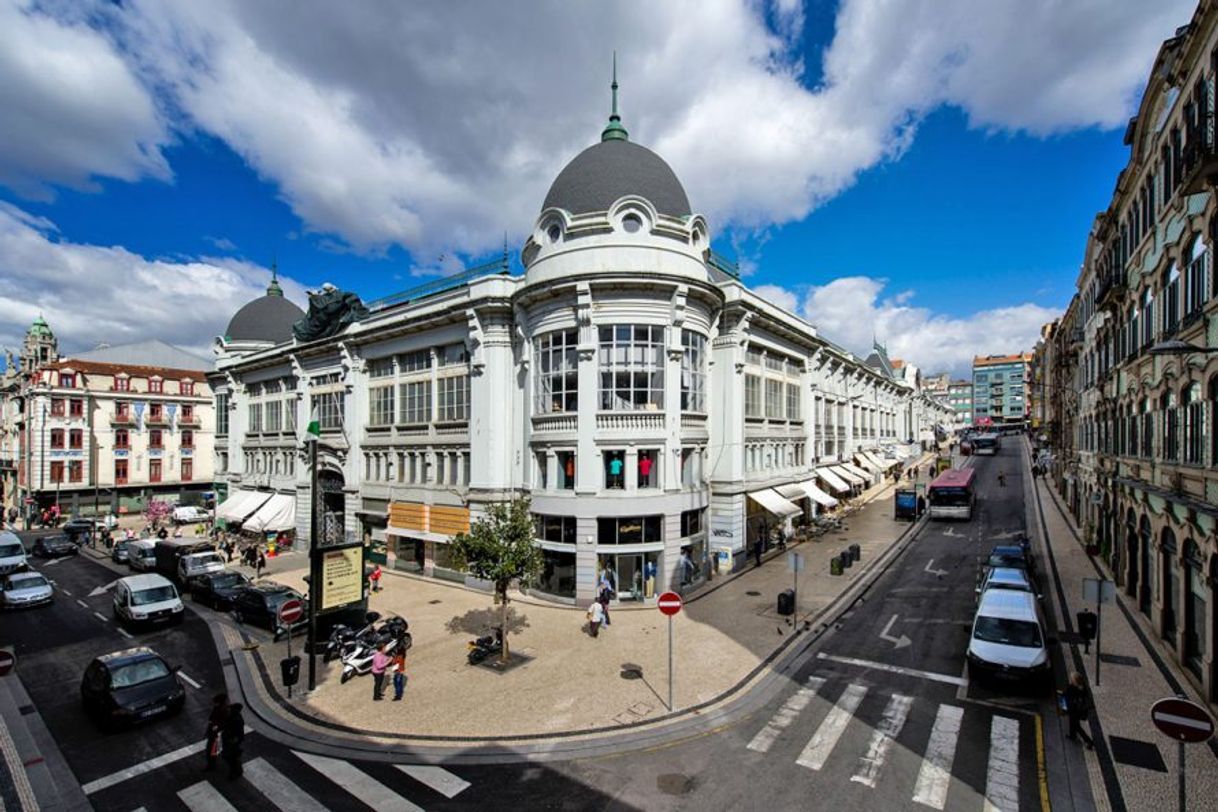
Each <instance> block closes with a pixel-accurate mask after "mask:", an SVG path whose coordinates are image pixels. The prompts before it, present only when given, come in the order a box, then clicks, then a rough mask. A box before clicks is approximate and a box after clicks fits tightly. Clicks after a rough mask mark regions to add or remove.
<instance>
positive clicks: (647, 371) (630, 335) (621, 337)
mask: <svg viewBox="0 0 1218 812" xmlns="http://www.w3.org/2000/svg"><path fill="white" fill-rule="evenodd" d="M600 375H601V409H604V410H609V411H618V410H635V409H644V410H653V409H663V408H664V328H663V327H653V326H649V325H629V324H618V325H614V326H612V327H602V328H600Z"/></svg>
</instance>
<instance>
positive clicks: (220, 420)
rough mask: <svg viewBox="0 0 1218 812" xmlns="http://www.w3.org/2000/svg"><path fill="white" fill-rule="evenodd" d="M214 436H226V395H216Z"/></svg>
mask: <svg viewBox="0 0 1218 812" xmlns="http://www.w3.org/2000/svg"><path fill="white" fill-rule="evenodd" d="M216 434H220V435H224V434H228V395H227V394H223V395H216Z"/></svg>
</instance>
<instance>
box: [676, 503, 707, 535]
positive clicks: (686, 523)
mask: <svg viewBox="0 0 1218 812" xmlns="http://www.w3.org/2000/svg"><path fill="white" fill-rule="evenodd" d="M705 513H706V508H698V509H697V510H686V511H682V513H681V538H685V537H687V536H694V535H697V534H698V533H701V532H702V522H703V514H705Z"/></svg>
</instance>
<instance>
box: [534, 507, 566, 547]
mask: <svg viewBox="0 0 1218 812" xmlns="http://www.w3.org/2000/svg"><path fill="white" fill-rule="evenodd" d="M534 520H535V522H536V524H537V538H539V539H542V540H543V541H552V542H556V543H558V544H575V517H574V516H545V515H542V514H537V515H536V516H534Z"/></svg>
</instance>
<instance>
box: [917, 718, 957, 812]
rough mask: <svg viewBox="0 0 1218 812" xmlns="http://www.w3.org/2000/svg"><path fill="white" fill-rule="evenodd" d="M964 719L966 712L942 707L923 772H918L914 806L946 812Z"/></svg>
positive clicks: (927, 748) (923, 760)
mask: <svg viewBox="0 0 1218 812" xmlns="http://www.w3.org/2000/svg"><path fill="white" fill-rule="evenodd" d="M963 719H964V708H958V707H956V706H955V705H940V706H939V712H938V713H937V714H936V715H935V725H934V727H932V728H931V730H930V741H929V742H927V744H926V755H925V756H923V757H922V768H921V769H920V770H918V781H917V783H916V784H914V794H913V800H914V803H919V804H923V805H925V806H929V807H931V808H932V809H942V808H943V805H944V804H945V803H946V802H947V788H948V786H949V785H950V783H951V778H952V761H954V760H955V758H956V740H957V739H958V738H959V737H960V723H961V721H962V720H963Z"/></svg>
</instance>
